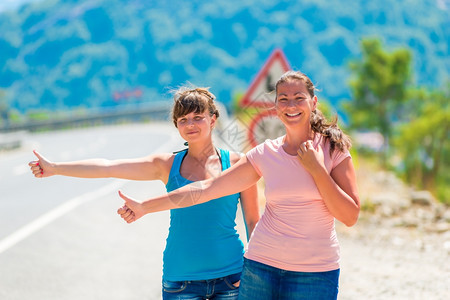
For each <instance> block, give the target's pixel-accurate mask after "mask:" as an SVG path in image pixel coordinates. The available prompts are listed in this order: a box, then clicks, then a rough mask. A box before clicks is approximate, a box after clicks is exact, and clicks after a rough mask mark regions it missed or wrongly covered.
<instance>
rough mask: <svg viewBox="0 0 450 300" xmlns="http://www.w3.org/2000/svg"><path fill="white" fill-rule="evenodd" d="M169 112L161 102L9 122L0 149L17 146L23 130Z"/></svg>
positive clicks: (0, 138)
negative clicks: (85, 113) (22, 121)
mask: <svg viewBox="0 0 450 300" xmlns="http://www.w3.org/2000/svg"><path fill="white" fill-rule="evenodd" d="M169 113H170V103H167V102H161V103H157V104H154V105H152V106H145V107H138V108H123V109H118V110H114V111H102V112H96V113H88V114H87V115H84V116H75V117H68V118H65V119H55V120H45V121H31V122H27V123H23V124H22V123H21V124H9V125H7V126H3V127H0V150H12V149H16V148H19V147H20V146H21V140H22V136H23V133H24V132H36V131H44V130H61V129H71V128H78V127H90V126H98V125H107V124H118V123H124V122H142V121H147V120H167V119H168V117H169Z"/></svg>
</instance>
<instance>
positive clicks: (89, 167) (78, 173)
mask: <svg viewBox="0 0 450 300" xmlns="http://www.w3.org/2000/svg"><path fill="white" fill-rule="evenodd" d="M33 153H34V155H35V156H36V158H37V160H34V161H31V162H30V163H29V164H28V165H29V166H30V169H31V172H32V173H33V175H34V176H35V177H38V178H44V177H49V176H53V175H63V176H71V177H80V178H109V177H114V178H122V179H130V180H157V179H160V180H163V181H164V180H165V177H167V174H166V173H168V172H167V170H169V171H170V167H167V166H170V165H171V162H170V160H171V156H172V154H157V155H150V156H147V157H143V158H136V159H119V160H107V159H102V158H99V159H87V160H80V161H71V162H52V161H50V160H48V159H47V158H45V157H44V156H42V155H41V154H40V153H39V152H37V151H33Z"/></svg>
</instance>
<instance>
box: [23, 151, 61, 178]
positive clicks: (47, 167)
mask: <svg viewBox="0 0 450 300" xmlns="http://www.w3.org/2000/svg"><path fill="white" fill-rule="evenodd" d="M33 153H34V155H35V156H36V158H37V160H33V161H30V162H29V163H28V165H29V166H30V169H31V173H33V175H34V177H37V178H44V177H50V176H53V175H55V171H54V166H53V164H52V162H51V161H49V160H48V159H46V158H45V157H44V156H42V155H41V154H40V153H39V152H37V151H36V150H33Z"/></svg>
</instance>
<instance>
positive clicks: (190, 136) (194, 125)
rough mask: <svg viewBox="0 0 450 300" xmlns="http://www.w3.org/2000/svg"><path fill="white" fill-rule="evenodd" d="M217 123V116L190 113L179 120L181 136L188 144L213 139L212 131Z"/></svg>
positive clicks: (205, 113) (178, 126)
mask: <svg viewBox="0 0 450 300" xmlns="http://www.w3.org/2000/svg"><path fill="white" fill-rule="evenodd" d="M215 122H216V115H212V116H210V115H209V113H207V112H206V111H205V112H190V113H188V114H186V115H184V116H181V117H179V118H177V128H178V131H179V132H180V135H181V137H182V138H183V139H185V140H186V141H187V142H188V143H193V142H195V141H198V140H203V139H205V138H211V131H212V129H213V128H214V125H215Z"/></svg>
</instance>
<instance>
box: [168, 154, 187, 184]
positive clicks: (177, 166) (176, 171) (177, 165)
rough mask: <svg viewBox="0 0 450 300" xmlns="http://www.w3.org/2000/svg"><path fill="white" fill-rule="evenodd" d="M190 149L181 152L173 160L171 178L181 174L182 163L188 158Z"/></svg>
mask: <svg viewBox="0 0 450 300" xmlns="http://www.w3.org/2000/svg"><path fill="white" fill-rule="evenodd" d="M187 150H188V149H184V150H181V151H179V152H177V154H176V155H175V158H174V159H173V163H172V167H171V168H170V174H169V178H170V177H172V176H173V175H177V174H179V173H180V167H181V163H182V162H183V158H184V157H185V156H186V154H187Z"/></svg>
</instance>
